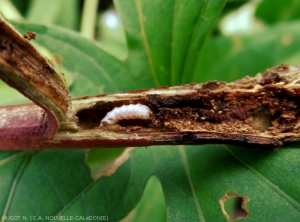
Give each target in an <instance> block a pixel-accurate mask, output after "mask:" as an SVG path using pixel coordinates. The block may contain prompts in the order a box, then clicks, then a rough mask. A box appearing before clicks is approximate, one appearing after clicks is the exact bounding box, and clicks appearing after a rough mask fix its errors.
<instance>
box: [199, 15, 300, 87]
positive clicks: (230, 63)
mask: <svg viewBox="0 0 300 222" xmlns="http://www.w3.org/2000/svg"><path fill="white" fill-rule="evenodd" d="M299 25H300V23H299V21H297V22H289V23H286V24H278V25H276V26H272V27H268V28H266V29H264V30H263V31H260V32H257V33H253V34H248V35H234V36H221V37H218V38H210V39H209V40H208V41H207V44H206V45H205V48H204V50H203V54H202V55H201V57H200V59H199V60H198V61H197V69H196V70H197V71H196V72H197V73H198V75H196V76H195V78H194V79H193V81H196V82H205V81H207V80H216V79H217V80H223V81H228V82H230V81H233V80H236V79H239V78H242V77H243V76H246V75H249V76H254V75H256V74H257V73H259V72H265V71H266V69H267V68H271V67H273V66H276V65H279V64H282V63H288V64H290V65H298V64H299V61H300V60H299V59H300V52H299V50H298V45H299V44H300V32H299Z"/></svg>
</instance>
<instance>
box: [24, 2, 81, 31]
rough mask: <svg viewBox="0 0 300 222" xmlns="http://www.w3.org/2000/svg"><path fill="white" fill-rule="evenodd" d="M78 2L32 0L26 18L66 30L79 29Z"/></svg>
mask: <svg viewBox="0 0 300 222" xmlns="http://www.w3.org/2000/svg"><path fill="white" fill-rule="evenodd" d="M78 3H79V1H78V0H64V1H60V0H52V1H51V4H49V1H47V0H31V4H30V7H29V9H28V11H27V14H26V18H27V19H28V20H30V21H39V22H41V23H48V24H49V23H54V24H57V25H61V26H64V27H66V28H71V29H76V28H78V22H79V21H78V15H79V11H78Z"/></svg>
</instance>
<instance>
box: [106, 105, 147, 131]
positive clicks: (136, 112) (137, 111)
mask: <svg viewBox="0 0 300 222" xmlns="http://www.w3.org/2000/svg"><path fill="white" fill-rule="evenodd" d="M150 114H151V110H150V109H149V107H148V106H145V105H142V104H140V103H138V104H130V105H123V106H121V107H116V108H114V109H113V110H112V111H110V112H108V113H107V114H106V116H105V117H104V118H103V119H102V120H101V123H100V126H103V125H104V124H116V123H117V122H119V121H120V120H123V119H150Z"/></svg>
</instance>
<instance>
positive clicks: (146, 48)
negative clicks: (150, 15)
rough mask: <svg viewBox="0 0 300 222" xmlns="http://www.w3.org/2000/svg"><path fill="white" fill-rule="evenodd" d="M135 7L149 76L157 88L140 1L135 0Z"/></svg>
mask: <svg viewBox="0 0 300 222" xmlns="http://www.w3.org/2000/svg"><path fill="white" fill-rule="evenodd" d="M135 5H136V8H137V11H138V16H139V23H140V27H141V35H142V39H143V42H144V45H145V50H146V54H147V58H148V63H149V66H150V70H151V74H152V77H153V80H154V83H155V86H159V82H158V78H157V73H156V72H155V69H154V65H153V60H152V55H151V52H150V46H149V42H148V38H147V34H146V31H145V26H144V22H143V20H144V15H143V11H142V7H141V1H140V0H135Z"/></svg>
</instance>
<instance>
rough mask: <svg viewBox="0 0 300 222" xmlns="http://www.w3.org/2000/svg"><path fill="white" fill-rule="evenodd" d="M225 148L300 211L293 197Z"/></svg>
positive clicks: (225, 147) (299, 206)
mask: <svg viewBox="0 0 300 222" xmlns="http://www.w3.org/2000/svg"><path fill="white" fill-rule="evenodd" d="M223 148H224V149H225V150H226V151H227V152H228V153H229V154H231V155H232V156H233V157H234V158H235V159H236V160H238V161H239V162H240V163H241V164H243V165H244V166H245V167H246V168H247V169H248V170H250V171H251V172H252V173H253V174H255V175H256V176H257V177H258V178H259V179H261V180H262V181H263V182H265V183H266V184H267V185H268V186H269V187H271V188H272V189H273V190H275V191H276V192H277V193H278V194H280V195H281V196H282V197H284V198H285V199H286V200H287V201H289V202H290V203H291V204H292V205H293V206H294V207H295V208H296V209H297V210H300V204H299V203H298V202H297V201H296V200H294V199H293V198H292V197H290V196H289V195H288V194H286V193H285V192H283V191H282V190H281V189H280V188H279V187H278V186H276V185H275V184H274V183H272V182H271V181H270V180H268V179H267V178H266V177H265V176H263V175H262V174H261V173H259V172H258V171H257V170H256V169H255V168H254V167H252V166H250V165H249V164H247V163H246V162H244V161H243V160H242V159H241V158H239V157H238V156H237V155H236V154H235V153H234V152H232V151H231V150H230V149H229V148H228V147H227V146H225V145H224V146H223Z"/></svg>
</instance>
